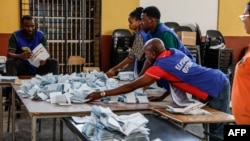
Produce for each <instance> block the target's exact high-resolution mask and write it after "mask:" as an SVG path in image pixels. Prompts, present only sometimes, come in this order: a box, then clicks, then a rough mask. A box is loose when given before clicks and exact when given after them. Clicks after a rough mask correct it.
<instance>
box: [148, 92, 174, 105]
mask: <svg viewBox="0 0 250 141" xmlns="http://www.w3.org/2000/svg"><path fill="white" fill-rule="evenodd" d="M168 95H169V92H168V91H166V92H165V93H163V94H162V95H161V96H150V97H148V100H149V101H152V102H157V101H162V100H163V99H165V98H166V97H167V96H168Z"/></svg>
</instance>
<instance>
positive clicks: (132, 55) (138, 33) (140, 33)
mask: <svg viewBox="0 0 250 141" xmlns="http://www.w3.org/2000/svg"><path fill="white" fill-rule="evenodd" d="M142 10H143V8H142V7H137V8H136V9H134V10H133V11H132V12H131V13H130V14H129V17H128V22H129V29H130V30H133V31H134V32H135V33H134V40H133V45H132V48H131V51H130V52H129V54H128V56H127V57H126V58H124V59H123V60H122V61H121V62H120V63H119V64H117V65H116V66H114V67H113V68H111V69H109V70H108V71H107V72H106V75H107V76H108V77H113V76H114V75H115V73H116V72H117V71H118V70H120V69H124V68H125V67H126V66H128V65H129V64H132V63H133V62H135V64H134V74H135V78H137V77H138V74H139V73H140V72H141V69H142V66H143V64H144V61H145V57H144V55H143V54H144V52H143V49H142V47H143V45H144V43H145V42H146V39H147V34H146V32H145V31H144V30H142V29H141V12H142Z"/></svg>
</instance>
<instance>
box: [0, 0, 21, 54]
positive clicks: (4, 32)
mask: <svg viewBox="0 0 250 141" xmlns="http://www.w3.org/2000/svg"><path fill="white" fill-rule="evenodd" d="M0 19H1V20H0V43H1V44H0V55H1V56H6V55H7V45H8V39H9V36H10V33H12V32H13V31H14V30H16V29H18V28H19V25H20V24H19V0H1V4H0Z"/></svg>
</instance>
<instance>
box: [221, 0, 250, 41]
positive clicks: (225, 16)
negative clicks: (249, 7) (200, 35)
mask: <svg viewBox="0 0 250 141" xmlns="http://www.w3.org/2000/svg"><path fill="white" fill-rule="evenodd" d="M248 1H249V0H219V14H218V15H219V16H218V29H219V30H220V31H221V32H222V34H223V35H224V36H246V35H247V34H246V33H245V30H244V27H243V23H242V22H241V21H240V18H239V15H241V14H243V11H244V8H245V5H246V4H247V2H248Z"/></svg>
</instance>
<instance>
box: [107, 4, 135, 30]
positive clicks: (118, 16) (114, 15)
mask: <svg viewBox="0 0 250 141" xmlns="http://www.w3.org/2000/svg"><path fill="white" fill-rule="evenodd" d="M137 6H139V0H102V35H112V32H113V30H114V29H117V28H125V29H128V14H129V13H130V12H131V11H132V10H133V9H135V8H136V7H137Z"/></svg>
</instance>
